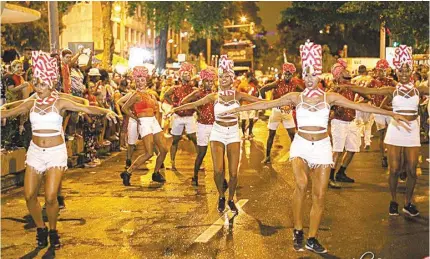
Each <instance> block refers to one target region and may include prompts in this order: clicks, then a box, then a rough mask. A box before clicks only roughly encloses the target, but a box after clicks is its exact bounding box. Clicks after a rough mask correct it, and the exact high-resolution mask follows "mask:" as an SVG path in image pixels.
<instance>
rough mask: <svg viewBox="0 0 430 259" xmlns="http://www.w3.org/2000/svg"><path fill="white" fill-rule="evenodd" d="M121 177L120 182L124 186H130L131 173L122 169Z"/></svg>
mask: <svg viewBox="0 0 430 259" xmlns="http://www.w3.org/2000/svg"><path fill="white" fill-rule="evenodd" d="M120 176H121V178H122V184H124V186H130V185H131V184H130V178H131V174H130V173H129V172H127V171H124V172H122V173H121V174H120Z"/></svg>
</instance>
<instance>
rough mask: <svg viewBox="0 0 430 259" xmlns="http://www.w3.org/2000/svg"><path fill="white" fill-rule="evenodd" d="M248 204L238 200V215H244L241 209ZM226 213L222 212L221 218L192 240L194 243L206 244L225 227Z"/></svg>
mask: <svg viewBox="0 0 430 259" xmlns="http://www.w3.org/2000/svg"><path fill="white" fill-rule="evenodd" d="M247 202H248V200H247V199H243V200H239V201H238V202H237V203H236V206H237V208H238V210H239V215H241V214H242V213H244V212H243V211H242V207H243V206H244V205H245V204H246V203H247ZM226 213H228V211H226V212H224V213H223V214H222V216H221V217H220V218H219V219H218V220H217V221H215V222H214V223H213V224H212V225H211V226H210V227H209V228H208V229H206V230H205V232H203V233H202V234H201V235H200V236H198V237H197V238H196V240H194V243H207V242H208V241H209V240H210V239H211V238H212V237H213V236H214V235H215V234H216V233H218V231H219V230H220V229H221V228H222V227H223V226H224V225H225V217H224V216H225V214H226Z"/></svg>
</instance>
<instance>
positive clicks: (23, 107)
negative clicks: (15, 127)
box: [1, 98, 34, 118]
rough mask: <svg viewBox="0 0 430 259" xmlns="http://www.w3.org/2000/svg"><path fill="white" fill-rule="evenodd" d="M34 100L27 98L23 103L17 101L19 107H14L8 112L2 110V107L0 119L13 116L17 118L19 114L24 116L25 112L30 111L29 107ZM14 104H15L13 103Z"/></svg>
mask: <svg viewBox="0 0 430 259" xmlns="http://www.w3.org/2000/svg"><path fill="white" fill-rule="evenodd" d="M33 100H34V99H30V98H27V99H25V100H23V101H19V102H21V103H20V104H19V105H17V106H15V107H14V108H12V109H10V110H3V106H2V109H1V117H2V118H8V117H13V116H18V115H21V114H26V113H27V112H29V111H30V109H31V107H32V106H33V104H34V101H33ZM14 103H16V102H14Z"/></svg>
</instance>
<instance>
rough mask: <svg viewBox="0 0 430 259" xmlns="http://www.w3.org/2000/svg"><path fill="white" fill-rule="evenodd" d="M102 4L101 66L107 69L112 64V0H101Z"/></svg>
mask: <svg viewBox="0 0 430 259" xmlns="http://www.w3.org/2000/svg"><path fill="white" fill-rule="evenodd" d="M101 5H102V23H103V59H102V68H104V69H108V68H109V67H110V66H111V65H112V59H113V53H114V51H115V45H114V42H113V32H112V21H111V15H112V2H105V1H102V2H101Z"/></svg>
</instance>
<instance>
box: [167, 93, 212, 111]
mask: <svg viewBox="0 0 430 259" xmlns="http://www.w3.org/2000/svg"><path fill="white" fill-rule="evenodd" d="M215 96H216V94H215V93H212V94H208V95H206V96H205V97H203V98H202V99H200V100H197V101H195V102H192V103H187V104H184V105H181V106H178V107H175V108H173V109H172V110H171V111H170V112H169V113H167V114H166V116H170V115H172V114H173V113H175V112H178V111H182V110H189V109H195V108H197V107H199V106H201V105H204V104H207V103H209V102H213V101H215Z"/></svg>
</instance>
